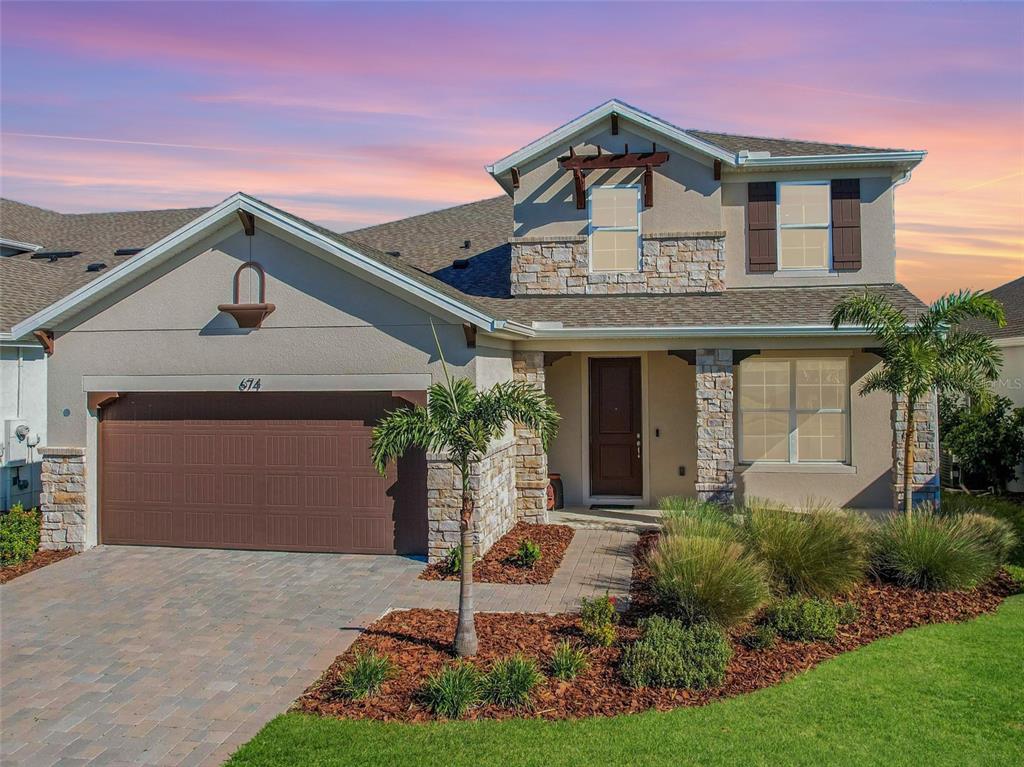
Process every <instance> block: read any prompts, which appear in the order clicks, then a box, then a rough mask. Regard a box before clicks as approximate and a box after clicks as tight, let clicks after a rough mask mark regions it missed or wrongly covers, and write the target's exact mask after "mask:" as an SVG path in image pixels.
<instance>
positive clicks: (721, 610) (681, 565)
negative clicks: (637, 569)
mask: <svg viewBox="0 0 1024 767" xmlns="http://www.w3.org/2000/svg"><path fill="white" fill-rule="evenodd" d="M647 565H648V567H649V568H650V570H651V573H652V575H653V583H654V592H655V594H656V595H657V597H658V599H659V601H660V603H661V605H662V607H663V608H664V609H665V611H666V612H668V613H669V614H671V615H672V616H674V617H677V618H680V619H681V620H683V621H684V622H685V623H691V624H692V623H701V622H704V621H710V622H712V623H717V624H718V625H720V626H723V627H726V628H728V627H729V626H734V625H737V624H739V623H742V622H743V621H745V620H746V619H747V618H749V617H750V616H751V614H753V612H754V611H755V610H756V609H757V608H758V607H760V606H761V605H762V604H763V603H764V601H765V599H767V597H768V582H767V578H766V573H765V568H764V566H763V565H762V564H761V563H760V562H759V561H757V559H756V558H755V557H753V556H752V555H750V554H749V553H748V552H747V551H746V549H745V548H744V547H743V545H742V544H740V543H736V542H734V541H729V540H725V539H722V538H709V537H689V536H681V535H663V536H662V537H661V539H660V540H659V541H658V545H657V547H655V549H654V551H652V552H651V553H650V555H649V556H648V560H647Z"/></svg>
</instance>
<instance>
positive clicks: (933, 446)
mask: <svg viewBox="0 0 1024 767" xmlns="http://www.w3.org/2000/svg"><path fill="white" fill-rule="evenodd" d="M906 404H907V400H906V397H904V396H903V395H897V396H895V397H893V407H892V431H893V442H892V451H893V467H894V471H893V505H894V506H895V507H896V508H900V507H901V506H902V504H903V476H904V465H903V438H904V435H905V434H906V433H907V415H906ZM914 421H915V427H914V466H913V476H912V478H911V483H912V490H911V493H912V494H913V502H914V504H918V503H930V504H934V505H935V506H938V504H939V412H938V402H937V398H936V397H935V395H934V394H929V395H928V396H927V397H926V398H924V399H923V400H921V401H919V402H918V403H917V404H916V405H915V406H914Z"/></svg>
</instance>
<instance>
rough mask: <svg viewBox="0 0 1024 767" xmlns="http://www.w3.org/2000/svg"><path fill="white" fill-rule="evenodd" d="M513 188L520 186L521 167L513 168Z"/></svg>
mask: <svg viewBox="0 0 1024 767" xmlns="http://www.w3.org/2000/svg"><path fill="white" fill-rule="evenodd" d="M511 170H512V188H513V189H518V188H519V168H512V169H511Z"/></svg>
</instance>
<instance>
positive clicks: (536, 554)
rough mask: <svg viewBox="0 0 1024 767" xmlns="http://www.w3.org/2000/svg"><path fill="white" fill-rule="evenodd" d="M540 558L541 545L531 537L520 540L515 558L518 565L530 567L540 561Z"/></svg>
mask: <svg viewBox="0 0 1024 767" xmlns="http://www.w3.org/2000/svg"><path fill="white" fill-rule="evenodd" d="M540 558H541V553H540V546H538V545H537V544H536V543H534V542H533V541H531V540H530V539H529V538H524V539H523V540H522V541H520V542H519V548H518V549H517V550H516V555H515V557H514V558H513V559H514V561H515V563H516V566H517V567H526V568H530V567H533V566H535V565H536V564H537V563H538V562H540Z"/></svg>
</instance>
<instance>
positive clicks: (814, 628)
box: [766, 596, 839, 642]
mask: <svg viewBox="0 0 1024 767" xmlns="http://www.w3.org/2000/svg"><path fill="white" fill-rule="evenodd" d="M766 623H768V625H770V626H771V627H772V628H774V629H775V630H776V631H777V632H778V634H779V636H781V637H782V638H783V639H790V640H793V641H798V642H815V641H818V640H832V639H835V638H836V632H837V631H838V630H839V608H838V607H836V606H835V605H834V604H833V603H832V602H827V601H825V600H823V599H806V598H804V597H798V596H797V597H789V598H787V599H784V600H782V601H781V602H779V603H778V604H776V605H775V606H774V607H772V608H771V609H770V610H769V611H768V615H767V619H766Z"/></svg>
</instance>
